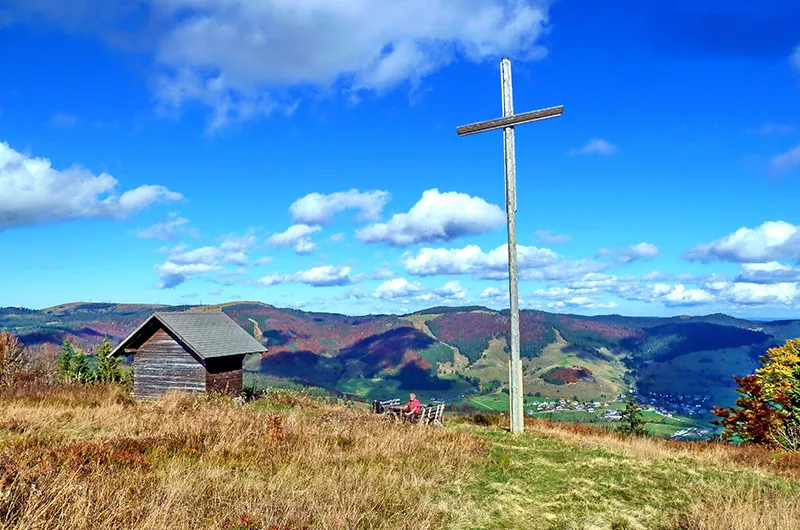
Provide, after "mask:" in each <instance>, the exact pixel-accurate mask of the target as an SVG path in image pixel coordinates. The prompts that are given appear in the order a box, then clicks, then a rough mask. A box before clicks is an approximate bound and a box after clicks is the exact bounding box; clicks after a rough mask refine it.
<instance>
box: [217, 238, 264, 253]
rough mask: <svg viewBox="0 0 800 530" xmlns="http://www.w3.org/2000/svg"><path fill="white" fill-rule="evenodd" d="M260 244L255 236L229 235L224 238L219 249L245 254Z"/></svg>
mask: <svg viewBox="0 0 800 530" xmlns="http://www.w3.org/2000/svg"><path fill="white" fill-rule="evenodd" d="M256 244H258V238H257V237H256V236H255V235H253V234H245V235H243V236H237V235H235V234H228V235H227V236H224V237H223V238H222V243H220V245H219V248H220V249H221V250H222V251H224V252H233V253H236V252H245V251H247V250H248V249H250V248H252V247H254V246H256Z"/></svg>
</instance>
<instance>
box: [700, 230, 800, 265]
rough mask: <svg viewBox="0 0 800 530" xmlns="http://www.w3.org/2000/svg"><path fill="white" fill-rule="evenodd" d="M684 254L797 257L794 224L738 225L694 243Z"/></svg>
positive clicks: (799, 244)
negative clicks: (724, 233)
mask: <svg viewBox="0 0 800 530" xmlns="http://www.w3.org/2000/svg"><path fill="white" fill-rule="evenodd" d="M684 257H685V258H687V259H691V260H699V261H703V262H706V263H708V262H711V261H734V262H739V263H765V262H769V261H776V260H780V259H798V258H800V235H798V227H797V226H795V225H793V224H790V223H787V222H786V221H767V222H765V223H763V224H762V225H761V226H759V227H757V228H746V227H742V228H740V229H738V230H737V231H736V232H734V233H732V234H730V235H728V236H725V237H723V238H721V239H717V240H716V241H712V242H711V243H705V244H702V245H698V246H697V247H695V248H692V249H689V250H687V251H686V252H685V253H684Z"/></svg>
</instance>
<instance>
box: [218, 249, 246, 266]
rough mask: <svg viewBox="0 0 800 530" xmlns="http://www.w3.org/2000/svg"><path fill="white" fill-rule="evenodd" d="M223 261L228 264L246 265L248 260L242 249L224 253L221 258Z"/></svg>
mask: <svg viewBox="0 0 800 530" xmlns="http://www.w3.org/2000/svg"><path fill="white" fill-rule="evenodd" d="M222 262H223V263H228V264H230V265H247V263H248V262H249V260H248V259H247V254H245V253H244V252H242V251H239V252H231V253H230V254H228V255H226V256H225V257H223V258H222Z"/></svg>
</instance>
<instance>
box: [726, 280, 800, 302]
mask: <svg viewBox="0 0 800 530" xmlns="http://www.w3.org/2000/svg"><path fill="white" fill-rule="evenodd" d="M797 295H798V287H797V284H796V283H776V284H772V285H763V284H757V283H735V284H733V285H732V286H731V287H730V289H728V291H727V292H725V297H726V299H727V300H728V301H729V302H732V303H736V304H742V305H768V304H785V305H788V304H791V303H792V302H793V301H795V300H796V299H797Z"/></svg>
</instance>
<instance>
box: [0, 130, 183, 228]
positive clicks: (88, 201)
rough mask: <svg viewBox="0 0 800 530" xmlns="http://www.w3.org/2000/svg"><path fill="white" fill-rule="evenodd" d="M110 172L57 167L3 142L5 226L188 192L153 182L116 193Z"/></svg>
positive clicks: (127, 209)
mask: <svg viewBox="0 0 800 530" xmlns="http://www.w3.org/2000/svg"><path fill="white" fill-rule="evenodd" d="M116 188H117V180H116V179H115V178H114V177H112V176H111V175H109V174H107V173H101V174H99V175H93V174H92V173H91V172H89V171H87V170H84V169H81V168H78V167H71V168H68V169H63V170H57V169H55V168H53V167H52V165H51V163H50V161H49V160H47V159H45V158H33V157H31V156H29V155H26V154H23V153H19V152H17V151H15V150H14V149H12V148H11V147H10V146H9V145H8V144H7V143H3V142H0V190H2V194H0V230H4V229H7V228H14V227H19V226H26V225H36V224H43V223H53V222H58V221H66V220H69V219H79V218H99V217H106V218H122V217H125V216H127V215H130V214H133V213H136V212H138V211H140V210H142V209H144V208H146V207H148V206H150V205H152V204H155V203H159V202H169V201H177V200H180V199H182V198H183V197H182V196H181V194H179V193H175V192H173V191H170V190H168V189H167V188H165V187H164V186H155V185H147V186H140V187H138V188H134V189H132V190H128V191H126V192H124V193H122V194H121V195H118V194H117V193H116Z"/></svg>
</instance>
